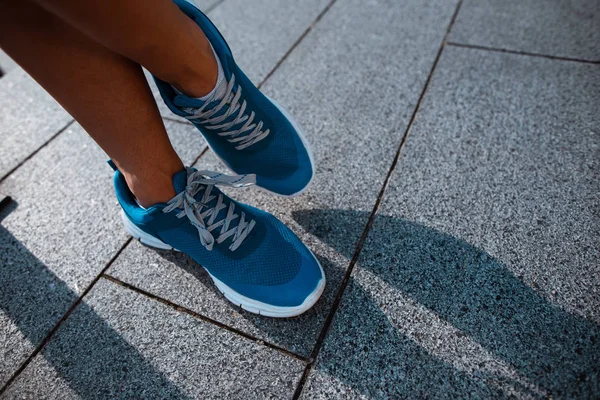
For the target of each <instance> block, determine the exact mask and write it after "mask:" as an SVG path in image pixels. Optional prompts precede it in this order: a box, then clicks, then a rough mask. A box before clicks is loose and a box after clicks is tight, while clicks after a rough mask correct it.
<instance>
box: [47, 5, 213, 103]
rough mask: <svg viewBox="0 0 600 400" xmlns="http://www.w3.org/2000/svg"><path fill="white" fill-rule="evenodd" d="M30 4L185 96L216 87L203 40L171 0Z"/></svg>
mask: <svg viewBox="0 0 600 400" xmlns="http://www.w3.org/2000/svg"><path fill="white" fill-rule="evenodd" d="M35 1H36V2H37V3H39V4H40V5H41V6H43V7H44V8H46V9H47V10H49V11H51V12H52V13H54V14H56V15H58V16H59V17H61V18H62V19H64V20H65V21H67V22H68V23H69V24H70V25H72V26H74V27H76V28H77V29H78V30H80V31H81V32H84V33H85V34H87V35H88V36H90V37H91V38H93V39H94V40H96V41H97V42H98V43H101V44H102V45H104V46H106V47H107V48H109V49H111V50H113V51H115V52H117V53H119V54H121V55H123V56H125V57H127V58H129V59H131V60H133V61H135V62H137V63H138V64H141V65H143V66H144V67H145V68H146V69H148V70H149V71H150V72H152V73H153V74H154V75H156V76H157V77H159V78H160V79H162V80H163V81H165V82H169V83H171V84H172V85H175V86H176V87H177V88H179V89H181V90H183V91H184V92H185V93H186V94H188V95H190V96H193V97H201V96H204V95H205V94H207V93H208V92H210V91H211V90H212V89H213V88H214V86H215V83H216V81H217V63H216V60H215V58H214V55H213V52H212V50H211V48H210V44H209V42H208V40H207V39H206V36H204V33H203V32H202V30H201V29H200V28H199V27H198V26H197V25H196V23H194V22H193V21H192V20H191V19H189V18H188V17H187V16H186V15H185V14H183V13H182V12H181V11H180V10H179V8H178V7H177V6H176V5H175V4H174V3H173V2H172V1H171V0H154V1H151V2H148V1H146V0H102V1H95V0H35Z"/></svg>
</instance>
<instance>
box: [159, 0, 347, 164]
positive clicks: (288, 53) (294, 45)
mask: <svg viewBox="0 0 600 400" xmlns="http://www.w3.org/2000/svg"><path fill="white" fill-rule="evenodd" d="M224 1H225V0H221V1H219V2H218V3H215V4H213V6H211V7H210V8H209V9H207V10H206V11H205V14H208V13H209V12H211V11H212V10H214V9H215V8H216V7H217V6H218V5H220V4H222V3H223V2H224ZM336 1H337V0H331V1H330V2H329V3H328V4H327V5H326V6H325V8H324V9H323V10H322V11H321V12H320V13H319V15H317V17H316V18H315V19H314V21H313V22H311V24H310V25H309V26H308V27H307V28H306V29H305V30H304V32H302V34H301V35H300V36H299V37H298V39H296V41H295V42H294V43H293V44H292V45H291V46H290V48H289V49H288V50H287V51H286V52H285V54H284V55H283V56H282V57H281V58H280V59H279V61H277V63H275V66H274V67H273V68H271V70H270V71H269V72H268V73H267V75H266V76H265V77H264V78H263V79H262V80H261V81H260V83H259V84H258V85H256V87H257V88H258V89H260V88H261V87H262V86H263V85H264V84H265V83H266V82H267V80H268V79H269V78H270V77H271V76H272V75H273V74H274V73H275V72H276V71H277V70H278V69H279V67H280V66H281V65H282V64H283V63H284V62H285V60H286V59H287V58H288V57H289V56H290V54H292V52H293V51H294V50H295V49H296V47H298V45H299V44H300V43H301V42H302V40H304V38H305V37H306V35H308V34H309V33H310V31H312V30H313V28H314V27H315V26H316V25H317V24H318V23H319V21H321V19H322V18H323V17H324V16H325V14H327V12H328V11H329V9H330V8H331V7H332V6H333V5H334V4H335V2H336ZM162 119H164V120H168V121H171V122H177V123H180V124H183V125H187V124H188V123H190V124H191V122H185V121H182V120H180V119H176V118H173V117H162ZM203 154H204V152H203V153H202V154H201V155H200V157H201V156H202V155H203ZM200 157H199V158H198V159H197V160H196V161H195V162H194V164H195V163H196V162H197V161H198V160H199V159H200Z"/></svg>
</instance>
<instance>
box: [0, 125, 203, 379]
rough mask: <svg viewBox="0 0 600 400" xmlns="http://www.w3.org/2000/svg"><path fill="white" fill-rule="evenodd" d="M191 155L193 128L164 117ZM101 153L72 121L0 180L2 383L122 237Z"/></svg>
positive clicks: (195, 144) (195, 148)
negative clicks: (2, 202) (1, 198)
mask: <svg viewBox="0 0 600 400" xmlns="http://www.w3.org/2000/svg"><path fill="white" fill-rule="evenodd" d="M167 128H168V129H169V131H170V132H171V133H172V138H173V143H174V146H175V148H176V150H178V151H179V153H180V155H181V156H182V157H183V159H184V160H187V162H192V160H194V159H195V158H196V157H197V155H198V154H199V153H200V152H201V150H202V149H203V148H204V146H205V142H204V141H203V139H202V138H201V137H200V135H198V134H197V132H195V129H194V128H192V127H191V126H188V125H183V124H179V123H177V122H168V123H167ZM106 159H107V157H106V155H105V153H104V152H103V151H102V150H101V149H100V148H99V147H98V146H97V145H96V144H95V143H94V142H93V140H92V139H91V138H90V137H89V136H88V135H87V134H86V133H85V132H84V131H83V129H82V128H81V127H80V126H79V125H73V126H72V127H71V128H69V129H67V130H66V131H65V132H63V133H62V134H61V135H60V136H59V137H57V138H56V139H55V140H54V141H52V142H51V143H50V144H49V145H48V146H46V147H45V148H43V149H42V150H41V151H40V152H39V153H37V154H36V155H35V156H34V157H33V158H31V159H30V160H29V161H28V162H26V163H25V164H24V165H23V166H22V167H21V168H19V169H18V170H17V171H15V172H14V173H13V174H11V175H10V176H9V177H8V178H7V179H6V180H5V181H4V182H3V183H2V185H0V192H2V193H3V194H5V195H9V196H11V198H12V201H11V203H10V204H9V205H8V206H7V207H3V208H2V210H0V212H1V213H2V214H1V215H2V217H1V218H0V220H1V225H0V261H2V262H1V264H0V265H1V266H2V267H1V268H0V286H1V287H2V290H1V291H0V320H1V322H2V323H1V325H0V326H1V327H2V328H1V329H0V350H1V354H2V355H3V356H2V357H1V358H0V360H1V361H0V387H1V386H2V385H3V384H4V383H5V382H6V380H7V379H8V377H9V376H10V375H11V374H12V373H13V372H14V371H15V370H16V369H17V368H18V366H19V365H20V364H21V363H22V362H23V361H24V360H25V359H26V358H27V356H28V355H29V354H30V353H31V351H32V350H33V349H34V348H35V347H36V346H37V345H38V344H39V343H40V342H41V340H42V339H43V338H44V336H45V335H46V333H47V332H48V331H49V330H50V329H51V328H52V327H53V326H54V324H55V323H56V322H57V321H58V320H59V319H60V317H61V316H62V315H63V314H64V313H65V311H66V310H67V309H68V307H69V306H70V305H71V304H72V303H73V302H74V301H75V299H77V297H78V296H79V295H80V294H81V293H82V292H83V290H85V288H86V287H87V286H88V285H89V284H90V283H91V281H92V280H93V279H94V278H95V277H96V276H97V275H98V273H99V272H100V271H101V270H102V268H104V266H105V265H106V263H107V262H108V260H109V259H110V258H111V257H112V256H113V255H114V254H115V253H116V252H117V250H118V249H119V248H120V247H121V246H122V245H123V244H124V242H125V240H126V239H127V237H128V236H127V235H126V233H125V231H124V230H123V229H122V227H121V222H120V218H119V208H118V205H117V202H116V199H115V197H114V192H113V188H112V170H111V169H110V168H109V167H108V165H107V164H106V162H105V161H106Z"/></svg>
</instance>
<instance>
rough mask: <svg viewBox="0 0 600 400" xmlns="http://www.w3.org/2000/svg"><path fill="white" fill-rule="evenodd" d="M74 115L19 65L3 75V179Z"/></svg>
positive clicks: (0, 114)
mask: <svg viewBox="0 0 600 400" xmlns="http://www.w3.org/2000/svg"><path fill="white" fill-rule="evenodd" d="M72 120H73V118H71V116H70V115H69V114H68V113H67V112H66V111H65V110H64V109H63V108H62V107H61V106H60V105H59V104H58V103H57V102H56V101H54V99H53V98H52V97H50V95H49V94H48V93H46V92H45V91H44V89H42V88H41V87H40V86H39V85H38V84H37V83H36V82H35V81H34V80H33V79H32V78H31V77H30V76H29V75H27V74H26V73H25V71H23V70H22V69H20V68H17V69H15V70H13V71H11V72H10V73H8V74H6V75H5V76H4V77H2V79H0V138H1V145H0V179H1V178H2V177H4V176H5V175H6V174H7V173H9V172H10V171H11V170H12V169H13V168H15V167H16V166H17V165H19V163H21V162H22V161H23V160H24V159H25V158H27V157H28V156H29V155H30V154H31V153H33V152H34V151H35V150H37V149H38V148H39V147H40V146H41V145H42V144H44V143H45V142H46V141H47V140H48V139H50V138H51V137H52V136H54V135H55V134H56V133H57V132H58V131H60V130H61V129H62V128H64V127H65V126H66V125H67V124H68V123H69V122H71V121H72Z"/></svg>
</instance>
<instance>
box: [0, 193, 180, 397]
mask: <svg viewBox="0 0 600 400" xmlns="http://www.w3.org/2000/svg"><path fill="white" fill-rule="evenodd" d="M11 207H12V208H14V207H16V205H15V204H12V205H11ZM8 211H10V209H9V210H4V211H3V214H6V213H7V212H8ZM1 221H2V215H0V222H1ZM0 288H1V289H0V320H2V319H5V318H6V319H8V320H9V321H10V322H11V323H12V324H13V325H14V326H15V327H16V328H17V329H18V332H16V331H13V332H10V329H11V328H10V326H3V327H2V329H3V332H0V335H2V336H3V337H4V339H6V342H5V343H4V344H3V345H0V347H5V348H4V350H3V351H4V353H3V355H2V357H3V359H2V360H0V388H2V387H3V386H4V385H5V383H6V382H7V381H8V379H9V378H10V376H11V375H12V374H13V373H14V372H15V371H16V370H17V368H18V367H19V366H20V365H21V364H22V363H23V362H24V361H25V359H26V358H27V357H28V356H29V355H30V354H31V352H32V351H33V348H35V347H37V346H38V345H39V344H40V343H41V341H42V340H43V339H44V337H45V336H46V334H47V333H48V332H49V331H50V329H52V327H53V326H54V325H55V324H56V322H58V320H59V319H60V318H61V316H62V315H63V314H64V313H65V312H66V311H67V310H68V308H69V306H70V305H71V304H73V303H74V302H75V301H76V300H77V298H78V295H77V293H75V292H73V291H72V290H71V289H70V288H69V287H68V286H67V285H66V284H65V283H64V282H63V281H62V280H61V279H59V278H58V277H57V276H56V275H54V274H53V273H52V272H51V271H50V270H49V269H48V268H47V267H46V266H45V265H44V264H43V263H42V262H40V260H38V259H37V258H36V257H35V256H34V255H33V254H32V253H31V252H29V251H28V250H27V248H25V247H24V246H23V244H22V243H21V242H19V241H18V240H17V239H16V238H15V237H14V236H12V235H11V233H10V232H8V231H7V230H6V229H5V228H4V227H3V226H2V225H0ZM4 335H6V336H4ZM20 335H22V336H23V337H24V338H25V339H23V338H21V337H19V336H20ZM23 340H26V341H27V342H29V343H30V344H31V345H32V346H33V348H32V347H31V346H26V345H24V344H23ZM41 355H43V358H44V359H45V360H46V361H47V362H48V363H49V364H50V365H51V366H52V368H53V369H54V370H55V371H56V372H57V374H58V376H60V377H61V378H62V379H63V380H64V382H66V383H67V384H68V385H69V387H70V388H72V389H73V390H74V391H75V392H76V393H77V394H78V395H79V396H80V397H81V398H84V399H95V398H102V399H105V398H111V397H119V398H133V397H139V396H140V395H142V397H145V398H149V397H156V398H167V397H168V398H185V396H184V395H183V394H182V393H181V392H180V391H179V389H178V388H177V387H176V386H175V385H174V384H173V383H171V382H170V381H169V380H168V379H167V378H166V377H165V376H164V375H163V374H162V373H161V372H160V371H158V370H156V369H155V368H154V367H153V366H152V365H151V364H150V363H149V362H148V361H146V360H145V359H144V357H143V356H142V355H141V354H140V353H139V352H138V351H137V350H136V349H135V348H134V347H132V346H131V345H130V344H128V343H127V342H126V341H125V340H124V339H123V338H122V337H121V336H120V335H119V333H117V332H115V331H114V330H113V329H112V328H111V327H110V326H109V325H108V324H107V323H106V322H105V321H104V319H103V318H102V317H100V316H99V315H98V314H96V313H95V312H94V310H93V309H92V308H91V307H90V306H88V305H87V304H86V303H85V302H82V303H80V304H79V306H78V307H77V308H76V309H75V311H74V312H73V313H72V314H71V316H70V317H69V318H68V319H67V321H65V322H64V323H63V325H62V326H61V328H60V329H59V331H58V332H57V334H55V335H54V337H53V338H52V339H51V341H50V342H49V343H48V344H47V346H46V347H45V348H44V349H43V350H42V353H41ZM31 367H32V365H31V364H30V365H29V367H28V368H31ZM32 376H33V378H32V379H37V378H36V375H35V374H33V375H32ZM17 380H18V378H17ZM46 382H49V383H48V384H50V385H52V383H51V382H52V379H49V380H47V381H46ZM39 385H40V382H30V383H29V385H25V386H27V387H28V388H31V389H35V391H32V392H31V393H27V392H19V393H18V395H19V397H31V398H35V397H39V396H40V394H41V391H42V390H44V391H46V392H45V393H46V395H48V396H50V393H49V392H48V391H49V390H51V389H52V388H51V387H42V386H39ZM8 390H10V387H9V389H8Z"/></svg>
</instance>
